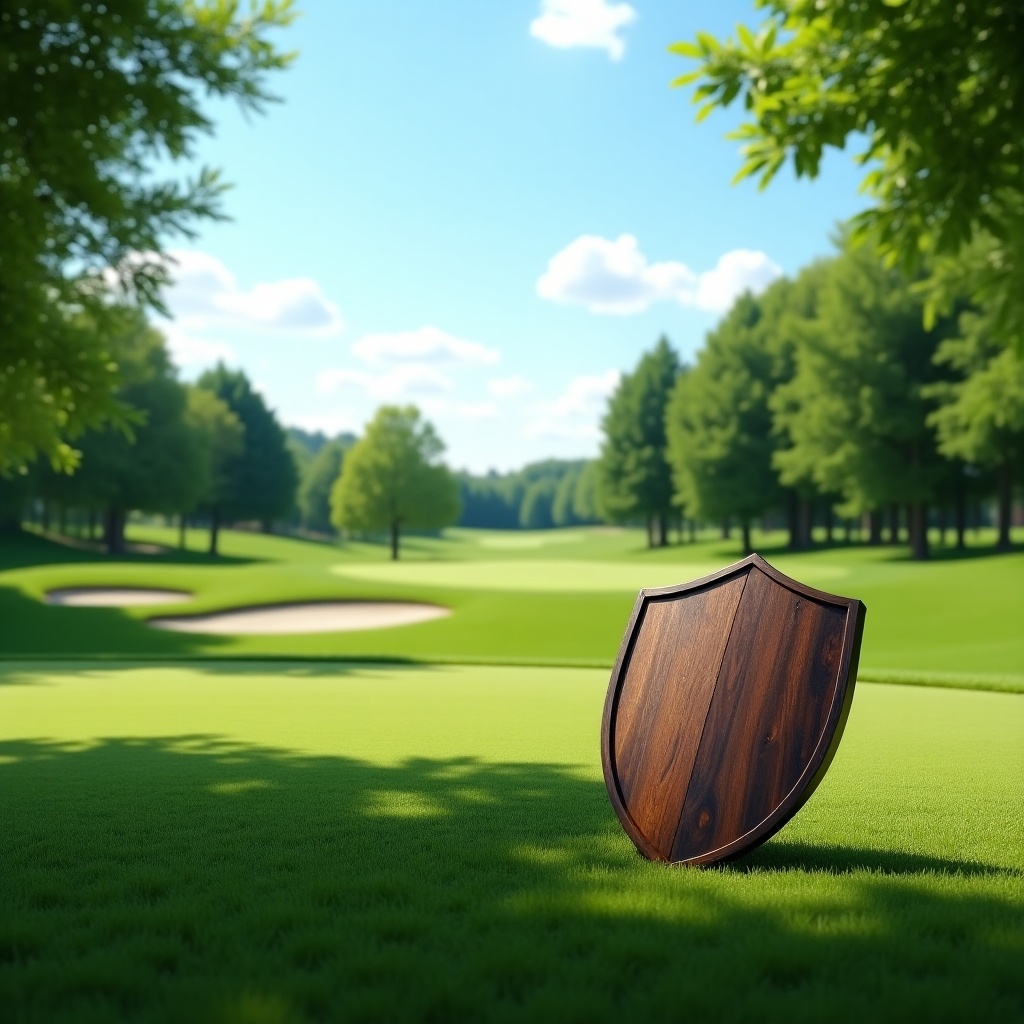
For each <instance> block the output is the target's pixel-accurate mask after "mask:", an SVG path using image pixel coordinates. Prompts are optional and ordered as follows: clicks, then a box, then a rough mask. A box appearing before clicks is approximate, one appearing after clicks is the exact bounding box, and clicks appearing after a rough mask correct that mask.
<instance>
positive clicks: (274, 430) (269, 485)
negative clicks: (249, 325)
mask: <svg viewBox="0 0 1024 1024" xmlns="http://www.w3.org/2000/svg"><path fill="white" fill-rule="evenodd" d="M198 383H199V386H200V387H202V388H205V389H206V390H207V391H211V392H213V394H215V395H216V396H217V397H218V398H219V399H220V400H221V401H222V402H224V403H225V405H227V407H228V408H229V409H230V410H231V412H233V413H234V415H235V416H236V417H237V418H238V420H239V422H240V423H241V425H242V427H243V429H244V432H245V444H244V446H243V447H242V449H241V450H240V451H238V452H237V453H236V454H232V455H228V456H226V457H225V459H224V463H223V469H222V472H223V477H224V479H223V485H222V486H221V487H219V488H218V493H217V498H218V499H219V500H218V501H217V502H216V503H214V502H211V503H210V505H209V511H210V515H211V518H212V519H213V520H214V529H216V524H217V523H219V522H222V521H229V522H230V521H232V520H256V521H258V522H260V523H262V524H263V527H264V529H269V528H270V524H271V523H273V521H274V520H276V519H281V518H282V517H284V516H286V515H287V514H288V513H289V512H290V511H291V509H292V506H293V504H294V502H295V494H296V490H297V488H298V471H297V470H296V468H295V461H294V459H293V458H292V454H291V451H290V450H289V448H288V444H287V440H286V437H285V433H284V430H283V429H282V427H281V425H280V424H279V423H278V421H277V417H276V416H275V415H274V414H273V413H272V412H271V411H270V409H268V408H267V405H266V403H265V402H264V401H263V397H262V396H261V395H260V394H259V392H257V391H254V390H253V387H252V384H251V383H250V382H249V378H248V377H246V375H245V374H244V373H243V372H242V371H241V370H229V369H227V367H225V366H224V365H223V364H220V365H218V366H217V367H216V368H214V369H213V370H207V372H206V373H204V374H203V375H202V376H201V377H200V378H199V382H198ZM211 546H212V548H213V549H214V550H215V549H216V542H215V540H214V542H213V544H212V545H211Z"/></svg>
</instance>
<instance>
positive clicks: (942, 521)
mask: <svg viewBox="0 0 1024 1024" xmlns="http://www.w3.org/2000/svg"><path fill="white" fill-rule="evenodd" d="M948 527H949V507H948V506H947V505H946V504H945V502H943V504H941V505H940V506H939V547H940V548H944V547H945V546H946V530H947V528H948Z"/></svg>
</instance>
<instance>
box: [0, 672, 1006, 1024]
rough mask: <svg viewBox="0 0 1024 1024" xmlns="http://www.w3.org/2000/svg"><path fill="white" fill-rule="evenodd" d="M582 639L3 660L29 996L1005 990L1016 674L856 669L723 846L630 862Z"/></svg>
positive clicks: (468, 1007)
mask: <svg viewBox="0 0 1024 1024" xmlns="http://www.w3.org/2000/svg"><path fill="white" fill-rule="evenodd" d="M606 682H607V678H606V673H604V672H601V671H588V670H572V669H562V670H553V669H523V668H508V667H505V668H503V667H416V668H400V667H390V668H384V667H373V666H358V665H347V666H326V665H315V664H313V665H311V664H293V665H287V664H282V665H280V666H274V667H270V666H263V667H261V666H259V665H258V664H243V663H237V662H236V663H220V664H217V663H211V664H207V665H205V666H201V667H200V666H180V665H179V666H176V665H168V666H165V667H160V668H156V667H145V666H132V665H131V664H127V663H120V664H111V663H85V664H80V665H43V664H39V663H22V664H19V663H9V664H7V665H6V666H5V667H4V668H3V669H2V672H0V815H2V820H3V821H4V822H5V828H4V830H3V832H2V834H0V860H2V863H3V864H4V865H5V870H4V872H3V876H2V880H0V887H2V890H0V891H2V893H3V896H2V903H3V907H4V913H3V914H2V915H0V1001H2V1003H3V1005H4V1006H5V1007H6V1008H7V1011H8V1012H9V1013H10V1014H11V1019H13V1020H19V1021H22V1020H24V1021H44V1020H45V1021H69V1022H71V1021H74V1022H80V1021H105V1020H110V1019H111V1018H112V1017H115V1016H120V1017H131V1018H132V1019H134V1020H145V1021H149V1020H152V1021H162V1020H167V1019H175V1020H210V1021H234V1022H240V1024H243V1022H250V1021H266V1022H283V1021H295V1022H298V1021H313V1020H318V1019H345V1020H357V1021H371V1020H446V1019H473V1020H495V1021H530V1020H552V1021H555V1020H558V1021H563V1020H568V1021H604V1020H622V1019H643V1017H645V1016H648V1015H657V1016H658V1017H661V1018H666V1019H673V1018H674V1017H675V1016H676V1015H677V1014H678V1012H679V1007H681V1006H686V1007H688V1008H689V1009H688V1014H692V1015H693V1019H701V1020H712V1019H714V1020H780V1021H781V1020H785V1021H787V1022H788V1021H808V1022H809V1021H817V1020H822V1019H825V1018H826V1017H827V1018H828V1019H830V1020H842V1021H845V1020H849V1021H860V1020H863V1019H864V1018H865V1017H867V1016H871V1017H872V1018H875V1019H879V1020H893V1021H896V1020H906V1019H911V1018H913V1019H928V1020H934V1021H944V1020H949V1021H952V1020H961V1021H966V1020H992V1021H997V1020H998V1021H1009V1020H1016V1019H1021V1018H1022V1017H1024V984H1022V981H1021V975H1020V963H1021V962H1022V958H1024V700H1022V699H1021V698H1020V697H1018V696H1016V695H1009V694H996V693H971V692H965V691H954V690H937V689H927V688H919V687H892V686H882V685H871V684H861V685H860V686H859V687H858V691H857V694H856V697H855V700H854V705H853V712H852V715H851V718H850V721H849V725H848V727H847V730H846V735H845V738H844V741H843V744H842V746H841V747H840V750H839V753H838V756H837V757H836V760H835V763H834V765H833V767H832V769H831V771H830V772H829V774H828V776H827V777H826V779H825V781H824V782H823V784H822V785H821V787H820V788H819V790H818V791H817V792H816V793H815V794H814V796H813V797H812V799H811V801H810V803H809V804H808V805H807V806H806V807H805V808H804V810H803V811H802V812H801V813H800V814H799V815H797V817H796V818H795V819H794V820H793V821H792V822H791V823H790V824H789V825H788V826H787V827H786V828H785V829H784V830H783V831H782V832H780V833H779V835H778V836H777V837H776V838H774V839H773V840H772V841H770V842H769V843H768V844H767V845H766V846H764V847H762V848H761V849H760V850H758V851H757V852H755V853H754V854H752V855H751V856H749V857H747V858H746V859H745V860H744V861H742V862H739V863H736V864H734V865H731V866H727V867H725V868H724V869H720V870H712V871H698V870H687V869H682V870H680V869H669V868H665V867H663V866H658V865H651V864H647V863H645V862H643V861H641V860H640V859H639V858H638V857H637V855H636V854H635V852H634V851H633V848H632V846H631V845H630V843H629V841H628V840H627V839H626V837H625V835H624V834H623V833H622V832H621V830H620V828H619V827H618V824H617V822H616V820H615V817H614V814H613V813H612V810H611V807H610V805H609V804H608V800H607V797H606V795H605V792H604V787H603V783H602V781H601V769H600V762H599V753H598V741H597V737H598V722H599V717H600V712H601V705H602V701H603V696H604V688H605V685H606Z"/></svg>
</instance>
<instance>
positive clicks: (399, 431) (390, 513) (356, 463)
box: [331, 405, 459, 559]
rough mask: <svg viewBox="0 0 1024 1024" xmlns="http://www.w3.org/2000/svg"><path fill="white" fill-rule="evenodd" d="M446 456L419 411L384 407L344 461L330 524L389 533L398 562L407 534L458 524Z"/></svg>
mask: <svg viewBox="0 0 1024 1024" xmlns="http://www.w3.org/2000/svg"><path fill="white" fill-rule="evenodd" d="M443 451H444V443H443V442H442V441H441V438H440V437H439V436H438V435H437V432H436V431H435V430H434V428H433V426H431V424H429V423H427V422H425V421H424V420H422V419H421V418H420V413H419V410H418V409H417V408H416V407H415V406H412V405H407V406H402V407H400V406H394V405H385V406H381V408H380V409H378V410H377V414H376V415H375V416H374V418H373V420H372V421H371V422H370V423H369V425H368V426H367V428H366V433H365V434H364V435H363V437H362V439H361V440H359V441H357V442H356V443H355V444H354V445H353V446H352V450H351V451H350V452H349V453H348V455H347V456H346V458H345V461H344V463H343V465H342V469H341V476H339V477H338V480H337V483H336V484H335V485H334V489H333V491H332V492H331V521H332V522H333V523H334V525H335V526H337V527H339V528H342V529H346V530H382V529H384V530H387V531H388V532H389V533H390V535H391V557H392V558H393V559H397V558H398V553H399V543H400V536H401V531H402V530H403V529H410V528H412V529H438V528H440V527H442V526H448V525H450V524H451V523H453V522H455V520H456V519H457V518H458V515H459V491H458V485H457V484H456V482H455V478H454V477H453V476H452V474H451V473H450V472H449V471H448V469H447V467H446V466H444V465H443V464H441V463H440V462H439V461H438V460H439V459H440V457H441V454H442V453H443Z"/></svg>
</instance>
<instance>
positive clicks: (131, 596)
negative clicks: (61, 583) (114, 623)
mask: <svg viewBox="0 0 1024 1024" xmlns="http://www.w3.org/2000/svg"><path fill="white" fill-rule="evenodd" d="M44 599H45V601H46V603H47V604H51V605H55V606H57V607H60V608H132V607H137V606H139V605H147V604H184V603H185V602H186V601H191V600H192V594H191V593H190V592H189V591H187V590H168V589H166V588H163V587H105V586H97V587H54V588H53V589H52V590H47V591H46V594H45V595H44Z"/></svg>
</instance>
